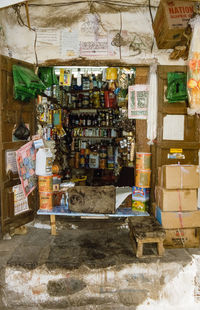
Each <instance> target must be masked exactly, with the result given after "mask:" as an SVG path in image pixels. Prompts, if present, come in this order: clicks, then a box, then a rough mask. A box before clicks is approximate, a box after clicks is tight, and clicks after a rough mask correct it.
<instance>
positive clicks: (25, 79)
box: [12, 65, 46, 101]
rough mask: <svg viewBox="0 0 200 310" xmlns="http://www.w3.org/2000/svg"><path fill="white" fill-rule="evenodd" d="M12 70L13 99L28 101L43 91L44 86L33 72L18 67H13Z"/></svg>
mask: <svg viewBox="0 0 200 310" xmlns="http://www.w3.org/2000/svg"><path fill="white" fill-rule="evenodd" d="M12 69H13V79H14V98H15V99H19V100H22V101H26V100H27V101H29V100H30V99H32V98H34V97H36V96H37V95H38V94H41V93H42V91H44V90H45V88H46V87H45V85H44V84H43V82H42V81H41V80H40V79H39V77H38V76H37V75H36V74H35V73H34V71H33V70H31V69H29V68H26V67H23V66H19V65H13V67H12Z"/></svg>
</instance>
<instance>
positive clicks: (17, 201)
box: [13, 184, 29, 215]
mask: <svg viewBox="0 0 200 310" xmlns="http://www.w3.org/2000/svg"><path fill="white" fill-rule="evenodd" d="M13 193H14V215H17V214H20V213H22V212H25V211H27V210H29V206H28V198H27V197H25V195H24V192H23V188H22V185H21V184H19V185H15V186H13Z"/></svg>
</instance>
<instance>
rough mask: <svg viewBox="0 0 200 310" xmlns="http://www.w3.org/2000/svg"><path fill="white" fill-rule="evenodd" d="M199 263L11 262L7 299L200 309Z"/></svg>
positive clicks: (147, 309)
mask: <svg viewBox="0 0 200 310" xmlns="http://www.w3.org/2000/svg"><path fill="white" fill-rule="evenodd" d="M176 255H177V257H178V250H177V252H176ZM198 265H199V256H196V257H195V256H194V257H193V258H192V260H191V262H190V263H188V264H186V265H185V264H182V263H181V262H171V263H161V262H160V261H159V260H157V261H154V262H151V263H150V262H147V263H144V262H143V263H140V262H138V263H136V264H130V265H126V266H124V267H122V268H120V269H117V268H116V266H115V267H110V268H105V269H89V268H87V267H84V266H82V267H81V268H80V269H78V270H71V271H66V270H61V269H57V270H53V271H51V272H49V270H47V269H46V268H45V267H42V266H41V267H40V268H37V269H34V270H31V271H28V270H24V269H23V268H8V267H7V268H6V271H5V286H4V293H5V295H4V297H3V303H4V305H6V306H7V307H10V308H15V309H21V308H20V307H23V306H26V307H33V306H36V305H37V307H42V309H43V307H44V308H48V309H53V308H55V307H56V308H57V309H61V308H62V309H63V308H65V309H68V308H69V309H82V310H84V309H101V310H105V309H118V310H119V309H123V310H124V309H129V310H136V309H137V310H160V309H162V310H174V309H176V310H189V309H193V310H198V309H199V299H198V298H199V284H198V283H197V282H198V281H197V274H198V272H197V271H198V269H199V267H198ZM10 308H9V309H10ZM28 309H29V308H28ZM31 309H32V308H31Z"/></svg>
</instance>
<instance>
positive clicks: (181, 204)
mask: <svg viewBox="0 0 200 310" xmlns="http://www.w3.org/2000/svg"><path fill="white" fill-rule="evenodd" d="M155 195H156V204H157V206H159V208H160V209H161V210H162V211H194V210H197V190H196V189H165V188H163V187H160V186H156V188H155Z"/></svg>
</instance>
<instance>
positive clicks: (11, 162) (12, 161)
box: [6, 150, 18, 173]
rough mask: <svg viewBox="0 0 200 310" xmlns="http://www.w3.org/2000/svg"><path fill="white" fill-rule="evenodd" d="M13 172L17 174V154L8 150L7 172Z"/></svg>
mask: <svg viewBox="0 0 200 310" xmlns="http://www.w3.org/2000/svg"><path fill="white" fill-rule="evenodd" d="M9 170H11V171H12V172H13V173H17V172H18V170H17V161H16V152H15V151H13V150H6V172H8V171H9Z"/></svg>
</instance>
